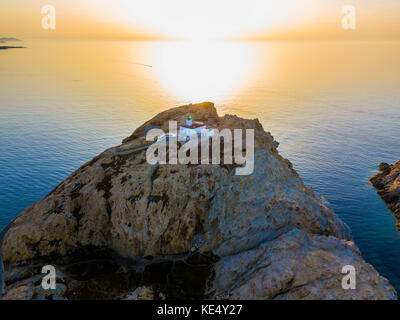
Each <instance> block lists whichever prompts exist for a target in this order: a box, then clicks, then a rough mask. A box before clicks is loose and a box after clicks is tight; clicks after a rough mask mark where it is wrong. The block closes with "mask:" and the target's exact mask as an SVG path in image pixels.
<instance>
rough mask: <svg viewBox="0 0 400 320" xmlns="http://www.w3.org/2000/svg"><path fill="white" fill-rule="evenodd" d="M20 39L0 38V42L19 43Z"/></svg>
mask: <svg viewBox="0 0 400 320" xmlns="http://www.w3.org/2000/svg"><path fill="white" fill-rule="evenodd" d="M20 41H21V40H20V39H17V38H0V42H20Z"/></svg>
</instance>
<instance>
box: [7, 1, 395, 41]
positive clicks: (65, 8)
mask: <svg viewBox="0 0 400 320" xmlns="http://www.w3.org/2000/svg"><path fill="white" fill-rule="evenodd" d="M46 4H51V5H53V6H54V7H55V8H56V10H57V29H56V30H55V31H46V30H43V29H42V28H41V19H42V14H41V12H40V11H41V8H42V6H43V5H46ZM346 4H350V5H354V6H355V7H356V9H357V30H355V31H344V30H343V29H342V28H341V18H342V15H341V12H340V11H341V8H342V7H343V6H344V5H346ZM7 36H15V37H20V38H46V37H57V38H65V37H68V38H71V37H72V38H75V37H78V38H117V39H121V38H126V39H154V38H187V39H192V38H194V39H196V38H251V39H271V38H272V39H310V38H311V39H314V38H319V39H332V38H362V39H364V38H374V39H392V38H397V39H398V38H400V1H399V0H279V1H277V0H274V1H270V0H45V1H43V0H1V3H0V37H7Z"/></svg>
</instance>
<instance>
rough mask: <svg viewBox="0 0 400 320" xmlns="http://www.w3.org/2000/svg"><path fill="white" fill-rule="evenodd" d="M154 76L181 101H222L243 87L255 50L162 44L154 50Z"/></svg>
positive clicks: (241, 46) (217, 44) (239, 45)
mask: <svg viewBox="0 0 400 320" xmlns="http://www.w3.org/2000/svg"><path fill="white" fill-rule="evenodd" d="M150 54H151V60H152V61H153V63H152V64H153V72H154V76H155V78H156V79H158V81H159V82H160V84H161V85H162V86H163V87H164V88H165V89H166V90H167V91H168V92H169V93H170V94H171V95H173V96H176V97H177V98H179V100H181V101H186V102H198V101H205V100H211V101H215V100H216V99H218V98H223V97H224V96H226V95H229V94H231V93H232V92H233V91H235V89H237V88H239V87H241V86H243V85H244V84H245V82H246V80H247V79H248V75H249V73H250V72H251V70H252V69H253V65H252V61H253V59H251V57H252V51H251V49H250V47H249V46H247V45H246V44H244V43H234V42H217V41H207V42H193V41H182V42H161V43H157V44H154V46H153V47H152V50H151V53H150Z"/></svg>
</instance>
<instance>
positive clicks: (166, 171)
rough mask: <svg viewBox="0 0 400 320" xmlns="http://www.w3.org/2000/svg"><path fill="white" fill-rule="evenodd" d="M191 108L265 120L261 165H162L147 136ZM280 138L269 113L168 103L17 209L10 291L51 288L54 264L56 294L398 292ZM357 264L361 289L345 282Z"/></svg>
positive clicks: (366, 295) (8, 247)
mask: <svg viewBox="0 0 400 320" xmlns="http://www.w3.org/2000/svg"><path fill="white" fill-rule="evenodd" d="M188 113H190V114H191V115H192V118H193V119H194V120H198V121H204V122H205V123H206V124H207V125H208V126H209V127H213V128H218V129H223V128H230V129H233V128H235V129H240V128H242V129H254V130H255V167H254V173H253V174H251V175H248V176H236V175H235V170H233V169H234V166H233V165H193V164H189V165H180V164H178V165H160V164H158V165H150V164H149V163H148V162H147V161H146V151H145V149H143V148H141V147H140V146H143V145H144V144H145V143H146V142H145V138H144V137H143V135H144V134H146V132H147V131H148V129H149V128H154V127H159V128H162V129H164V130H165V131H167V128H168V121H169V120H176V121H178V123H183V122H184V121H185V119H186V117H187V114H188ZM277 146H278V143H277V142H276V141H274V139H273V137H272V136H271V135H270V134H269V133H267V132H265V131H264V129H263V127H262V125H261V124H260V122H259V121H258V120H247V119H242V118H239V117H236V116H232V115H226V116H224V117H219V116H218V114H217V112H216V109H215V107H214V105H213V104H212V103H203V104H198V105H189V106H183V107H178V108H174V109H170V110H167V111H165V112H162V113H160V114H159V115H157V116H155V117H154V118H153V119H151V120H150V121H148V122H146V123H145V124H144V125H142V126H140V127H139V128H138V129H136V130H135V132H134V133H133V134H132V135H131V136H130V137H129V138H127V139H125V140H124V141H123V144H122V145H120V146H117V147H115V148H111V149H108V150H106V151H105V152H103V153H102V154H100V155H98V156H97V157H95V158H94V159H93V160H91V161H89V162H88V163H86V164H84V165H83V166H82V167H81V168H79V169H78V170H77V171H75V172H74V173H73V174H72V175H71V176H70V177H68V178H67V179H66V180H65V181H64V182H63V183H61V184H60V185H59V186H57V187H56V188H55V189H54V190H53V191H52V192H51V193H50V194H49V195H48V196H46V197H45V198H44V199H43V200H41V201H39V202H38V203H36V204H34V205H32V206H31V207H29V208H27V209H26V210H25V211H24V212H22V213H21V214H20V215H19V216H18V217H17V218H16V219H15V221H14V222H13V223H12V224H11V225H10V229H9V231H8V232H7V234H6V235H5V237H4V239H3V243H2V247H1V253H2V257H3V260H4V265H5V279H4V280H5V283H6V295H8V296H10V295H11V296H12V297H14V298H35V297H38V296H42V295H40V294H41V288H40V286H39V287H38V284H40V282H38V277H42V275H41V274H40V268H41V266H43V265H45V264H51V265H54V266H56V270H57V276H58V280H57V283H59V284H61V285H62V286H61V287H60V288H62V290H61V289H60V290H58V291H57V292H54V293H53V296H51V297H52V298H69V299H81V298H89V299H121V298H127V299H134V298H137V299H139V298H140V299H142V298H143V299H148V298H153V299H165V298H166V299H203V298H209V299H395V298H396V292H395V290H394V289H393V288H392V286H391V285H390V284H389V283H388V281H387V280H386V279H384V278H383V277H381V276H380V275H379V274H378V273H377V272H376V271H375V270H374V268H373V267H372V266H371V265H369V264H368V263H366V262H365V261H364V260H363V259H362V257H361V254H360V252H359V250H358V249H357V247H356V246H355V245H354V243H353V242H352V241H351V239H352V237H351V232H350V230H349V228H348V227H347V226H346V225H345V224H344V223H343V222H342V221H341V220H340V219H339V218H338V217H337V216H336V215H335V214H334V212H333V210H332V209H331V208H329V207H328V206H327V204H326V201H324V200H323V199H321V198H320V197H319V196H318V195H316V194H315V193H314V191H313V190H312V189H311V188H308V187H306V186H305V185H304V183H303V181H302V180H301V178H300V177H299V175H298V174H297V173H296V172H295V170H294V169H293V167H292V165H291V163H290V162H289V161H288V160H286V159H284V158H282V157H281V156H280V155H279V153H278V151H277ZM121 150H122V151H124V150H125V152H120V151H121ZM126 150H128V151H126ZM345 265H352V266H354V267H355V270H356V276H357V287H356V289H355V290H344V289H343V288H342V278H343V276H344V275H343V274H342V273H341V271H342V268H343V266H345ZM26 287H28V288H30V289H29V290H30V291H29V290H28V292H31V291H32V290H33V291H34V294H31V293H29V295H27V294H26V292H27V289H26ZM19 293H20V295H19V296H18V294H19Z"/></svg>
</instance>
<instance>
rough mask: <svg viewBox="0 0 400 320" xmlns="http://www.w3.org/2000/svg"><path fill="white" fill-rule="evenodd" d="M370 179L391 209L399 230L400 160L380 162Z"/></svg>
mask: <svg viewBox="0 0 400 320" xmlns="http://www.w3.org/2000/svg"><path fill="white" fill-rule="evenodd" d="M370 181H371V183H372V185H373V186H374V187H375V188H376V189H377V192H378V194H379V195H380V196H381V198H382V199H383V201H385V202H386V203H387V205H388V207H389V209H390V210H392V212H393V214H394V216H395V217H396V219H397V220H398V222H397V224H396V227H397V228H398V229H399V230H400V161H398V162H397V163H395V164H394V165H389V164H387V163H381V164H380V165H379V173H377V174H376V175H375V176H373V177H372V178H371V179H370Z"/></svg>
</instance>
